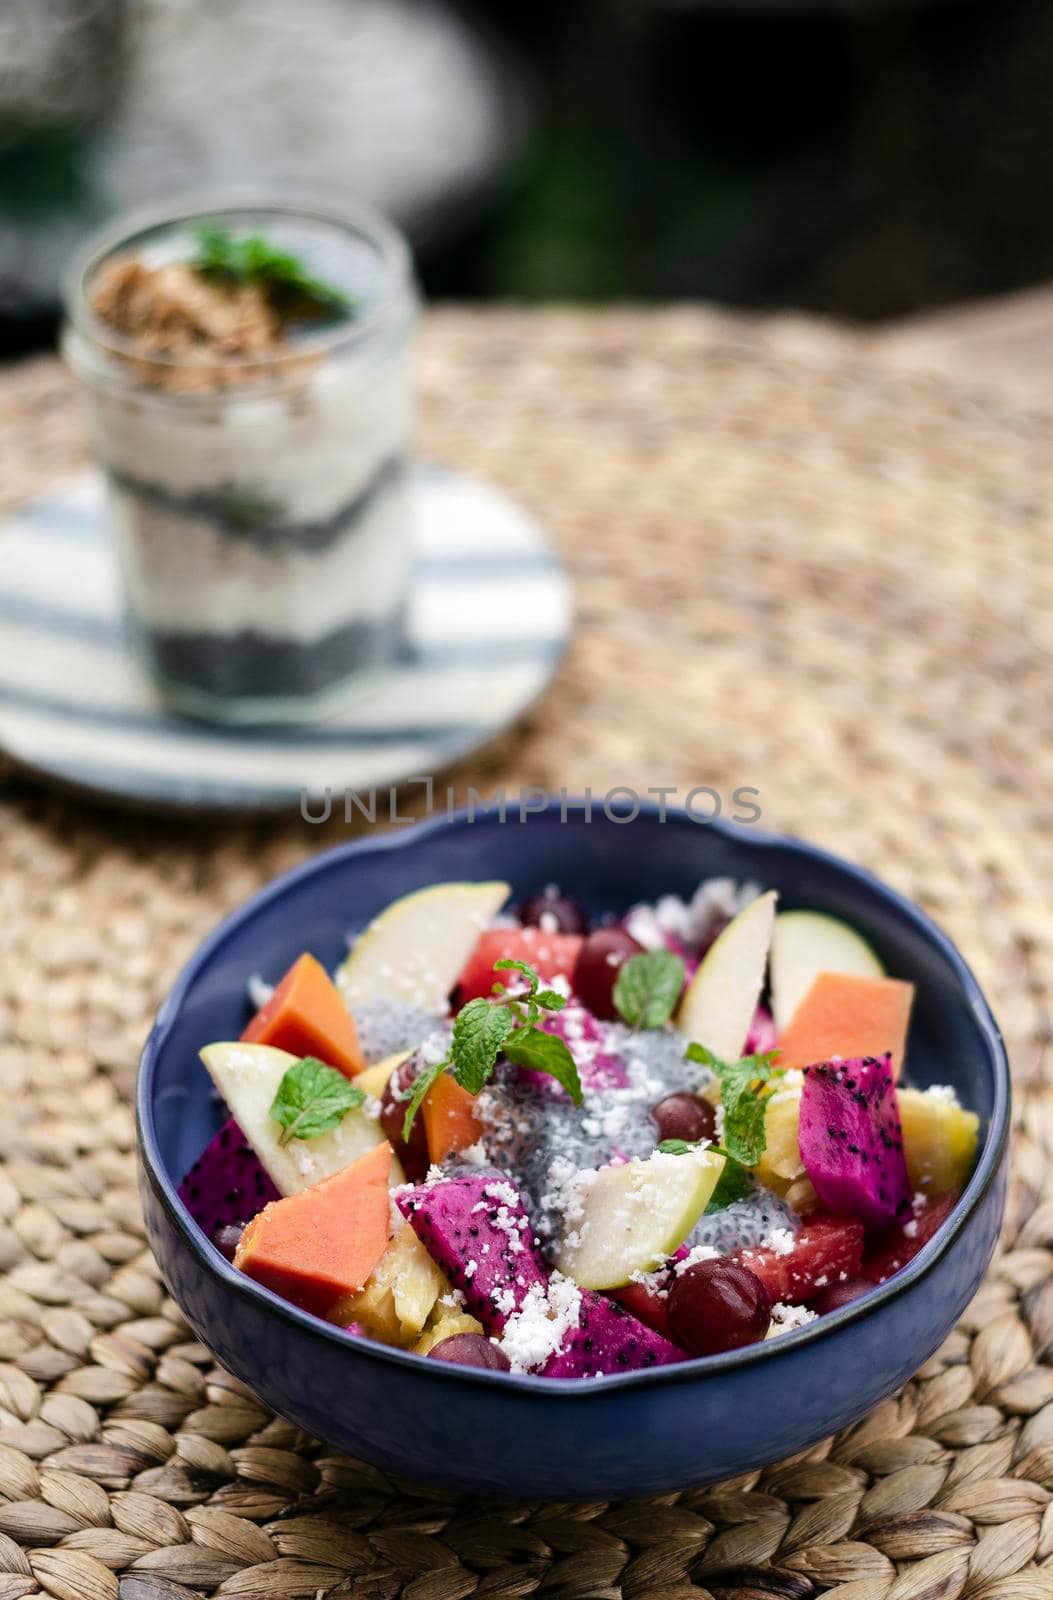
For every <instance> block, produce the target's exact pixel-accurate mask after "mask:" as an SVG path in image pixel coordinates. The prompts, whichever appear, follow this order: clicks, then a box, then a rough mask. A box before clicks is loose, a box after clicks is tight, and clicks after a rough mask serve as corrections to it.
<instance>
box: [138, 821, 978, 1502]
mask: <svg viewBox="0 0 1053 1600" xmlns="http://www.w3.org/2000/svg"><path fill="white" fill-rule="evenodd" d="M715 874H721V875H722V874H728V875H731V876H733V877H736V878H752V879H755V880H757V881H758V882H760V883H762V884H764V885H766V886H774V887H776V888H778V889H779V891H780V893H781V897H782V904H783V905H784V906H808V907H812V908H815V909H819V910H824V911H828V912H831V913H832V914H833V915H835V916H839V917H843V918H845V919H847V920H848V921H850V922H851V923H852V924H853V925H854V926H855V927H857V928H859V929H860V931H861V932H862V933H863V934H864V935H865V936H866V938H867V939H869V940H870V941H871V942H872V943H873V944H874V946H875V947H876V949H877V950H878V952H879V953H880V955H881V956H882V958H883V959H884V961H885V963H886V965H887V967H888V970H889V971H890V972H892V973H894V974H896V975H897V976H901V977H906V978H910V979H912V980H913V981H914V983H915V984H916V985H917V1003H916V1008H915V1014H914V1021H913V1025H912V1031H911V1039H910V1074H911V1078H912V1081H914V1082H915V1083H918V1084H920V1085H925V1084H927V1083H935V1082H940V1083H951V1084H953V1085H954V1087H955V1089H956V1090H957V1091H958V1093H959V1095H960V1097H961V1099H962V1101H963V1102H964V1104H966V1105H968V1106H972V1107H974V1108H975V1109H976V1110H978V1111H979V1113H980V1115H981V1118H982V1123H983V1130H984V1131H983V1137H982V1139H981V1143H980V1152H979V1159H978V1161H977V1164H976V1170H975V1172H974V1173H973V1176H972V1179H971V1181H970V1183H969V1185H968V1188H967V1189H966V1191H965V1193H964V1195H963V1196H962V1198H961V1201H960V1202H959V1204H958V1206H957V1208H956V1209H955V1211H954V1212H953V1214H952V1215H951V1217H950V1218H949V1219H948V1221H947V1223H946V1224H945V1226H944V1227H943V1229H942V1230H941V1231H940V1232H939V1233H938V1234H937V1235H936V1237H935V1238H934V1239H933V1240H932V1241H931V1242H930V1243H929V1244H927V1245H926V1246H925V1248H924V1249H923V1250H922V1251H921V1252H920V1253H919V1254H918V1255H917V1257H916V1258H915V1259H914V1261H913V1262H911V1264H910V1265H909V1266H908V1267H907V1268H906V1269H905V1270H904V1271H903V1272H902V1273H900V1274H898V1275H897V1277H896V1278H895V1279H894V1280H893V1281H892V1282H891V1283H888V1284H885V1285H883V1286H881V1287H880V1288H877V1289H875V1290H874V1291H873V1292H872V1293H871V1294H868V1295H866V1296H865V1297H864V1298H863V1299H862V1300H861V1301H858V1302H856V1303H855V1304H854V1305H852V1306H848V1307H846V1308H845V1309H843V1310H841V1311H838V1312H835V1313H833V1314H832V1315H829V1316H826V1317H822V1318H820V1319H819V1320H818V1321H817V1322H815V1323H812V1324H811V1325H809V1326H808V1327H805V1328H802V1329H800V1330H798V1331H796V1332H793V1333H788V1334H784V1335H782V1336H780V1337H779V1338H778V1339H776V1340H774V1341H771V1342H769V1343H766V1344H761V1345H754V1346H752V1347H750V1348H748V1349H745V1350H738V1351H734V1352H732V1353H730V1354H727V1355H719V1356H709V1357H706V1358H705V1359H702V1360H695V1361H686V1362H684V1363H683V1364H682V1365H680V1366H675V1367H663V1368H660V1369H658V1370H656V1371H650V1372H644V1373H629V1374H627V1375H625V1376H624V1377H612V1378H606V1379H603V1380H594V1381H591V1382H585V1383H570V1382H562V1383H561V1382H559V1381H556V1380H552V1379H542V1378H533V1377H512V1376H508V1375H505V1374H497V1373H487V1372H476V1371H471V1370H468V1369H466V1368H458V1367H452V1366H448V1365H445V1364H443V1363H440V1362H436V1361H430V1360H428V1359H426V1358H424V1357H421V1356H414V1355H410V1354H407V1353H405V1352H403V1351H399V1350H392V1349H387V1348H385V1347H384V1346H381V1345H377V1344H370V1343H367V1342H365V1341H360V1340H354V1339H351V1338H348V1337H347V1336H346V1335H344V1334H342V1333H340V1332H339V1331H338V1330H337V1329H335V1328H332V1327H330V1326H328V1325H327V1324H326V1323H324V1322H321V1321H319V1320H318V1319H317V1318H315V1317H312V1316H309V1315H308V1314H307V1313H305V1312H302V1311H299V1310H297V1309H296V1308H295V1307H293V1306H290V1305H287V1304H286V1303H285V1302H284V1301H282V1300H280V1299H278V1297H277V1296H276V1295H274V1294H271V1293H270V1292H269V1291H268V1290H267V1289H264V1288H261V1287H260V1286H259V1285H258V1284H256V1283H253V1282H252V1281H251V1280H250V1279H248V1278H246V1277H244V1276H242V1275H241V1274H239V1273H237V1272H235V1271H234V1269H233V1267H230V1266H228V1265H227V1263H226V1262H225V1261H224V1260H223V1258H222V1257H221V1256H220V1255H219V1253H218V1252H217V1251H216V1250H215V1249H214V1248H213V1247H212V1246H211V1245H210V1244H209V1243H208V1241H207V1240H206V1238H205V1236H204V1235H203V1234H202V1233H201V1232H200V1230H199V1229H198V1228H197V1227H196V1225H195V1224H194V1223H193V1222H192V1221H191V1219H190V1216H189V1215H188V1213H187V1211H186V1209H185V1207H184V1206H183V1205H182V1203H181V1202H180V1200H179V1199H178V1197H177V1195H176V1185H177V1183H178V1182H179V1179H180V1177H181V1176H182V1174H183V1173H184V1172H185V1171H186V1169H187V1168H188V1167H189V1166H190V1165H191V1163H192V1162H193V1161H194V1160H195V1158H196V1157H197V1155H198V1154H199V1153H200V1151H201V1149H202V1147H203V1146H204V1144H205V1142H206V1141H207V1140H208V1139H209V1137H210V1136H211V1135H212V1133H213V1132H214V1131H215V1129H216V1127H217V1126H218V1117H219V1113H218V1109H217V1106H216V1103H215V1100H214V1098H213V1096H212V1094H211V1089H210V1084H209V1080H208V1077H207V1075H206V1073H205V1069H204V1067H203V1066H202V1065H201V1064H200V1062H199V1061H198V1059H197V1052H198V1050H199V1048H200V1047H201V1046H202V1045H204V1044H206V1043H208V1042H209V1041H210V1040H214V1039H226V1038H233V1037H235V1036H236V1035H237V1034H238V1033H239V1032H240V1031H241V1029H242V1027H243V1026H244V1023H245V1020H246V1000H245V984H246V979H247V978H248V977H249V976H250V974H252V973H254V972H261V973H263V974H264V975H265V976H266V977H268V978H277V977H278V976H279V975H280V974H281V973H282V972H283V971H284V970H285V969H286V968H287V967H288V966H289V964H290V963H291V961H292V960H293V959H294V958H295V957H296V956H297V955H298V954H299V953H300V951H301V950H302V949H303V948H304V947H305V946H306V947H308V948H309V949H311V950H312V951H313V952H314V953H315V954H316V955H317V956H318V957H319V958H320V959H321V960H322V961H323V962H325V963H326V964H327V965H328V966H330V967H333V966H335V965H336V963H337V961H338V960H339V958H340V957H341V955H342V954H343V952H344V949H345V936H346V934H347V933H348V931H349V930H351V931H354V930H356V929H358V928H360V927H362V926H363V925H364V924H365V923H366V922H367V921H368V920H369V919H370V918H371V917H372V916H374V915H375V914H376V913H377V912H378V911H380V910H381V909H382V908H383V907H384V906H386V905H387V904H388V903H389V901H391V900H393V899H395V897H396V896H398V895H402V894H405V893H407V892H408V891H409V890H412V889H417V888H420V887H421V886H423V885H426V884H431V883H437V882H441V881H443V880H445V879H465V878H469V879H472V878H474V879H481V878H495V877H502V878H506V879H507V880H508V881H509V882H510V883H511V884H512V887H513V892H514V894H515V895H516V896H517V897H518V896H522V895H525V894H528V893H531V892H535V891H537V890H538V889H540V888H541V887H542V886H543V885H544V884H546V883H551V882H557V883H559V884H560V885H561V886H562V887H563V888H564V889H565V890H566V891H567V893H569V894H571V895H573V896H575V897H576V898H577V899H579V900H581V901H582V902H583V903H584V904H585V905H586V906H587V907H588V909H589V910H590V911H591V912H592V913H595V914H599V913H604V912H620V911H623V910H625V909H626V908H627V907H628V906H629V905H631V904H632V903H633V902H634V901H637V900H653V899H655V898H656V897H657V896H658V895H659V894H662V893H665V892H669V891H675V892H678V893H680V894H684V895H687V894H690V893H691V891H692V890H693V889H694V888H695V886H696V884H697V883H698V881H699V880H700V879H701V878H704V877H711V876H713V875H715ZM1008 1118H1009V1074H1008V1069H1007V1066H1006V1059H1005V1052H1004V1049H1003V1046H1002V1041H1001V1038H1000V1036H999V1033H998V1028H997V1026H996V1024H995V1022H994V1019H993V1017H992V1016H991V1012H990V1010H989V1009H988V1006H987V1003H986V1001H985V1000H984V997H983V995H982V994H981V992H980V990H979V988H978V987H977V984H976V982H975V980H974V979H973V977H972V975H971V973H970V972H969V970H968V968H967V967H966V965H965V963H964V962H963V961H962V959H961V957H960V956H959V955H958V953H957V951H956V950H955V949H954V947H953V946H952V945H951V944H950V942H949V941H948V940H947V939H946V938H945V936H944V935H943V934H942V933H941V932H940V931H939V929H938V928H936V927H935V926H934V925H933V924H932V923H931V922H930V921H929V920H928V918H927V917H925V916H924V915H923V914H922V913H921V912H920V911H918V910H917V909H916V908H915V907H914V906H912V905H911V904H909V903H908V902H907V901H906V900H903V899H901V898H900V896H898V895H897V894H894V893H893V892H892V891H891V890H890V889H887V888H885V887H884V886H883V885H882V884H881V883H879V882H878V881H877V880H876V879H875V878H873V877H871V876H870V875H869V874H868V873H866V872H863V871H860V870H859V869H858V868H855V867H851V866H848V865H846V864H845V863H844V862H843V861H839V860H837V859H836V858H835V857H833V856H830V855H827V854H825V853H824V852H822V851H820V850H817V849H814V848H813V847H812V846H810V845H807V844H803V843H801V842H800V841H797V840H793V839H781V838H775V837H772V836H770V835H765V834H762V833H760V832H758V831H756V830H755V829H753V828H745V827H733V826H731V825H724V824H721V823H706V824H704V825H701V824H699V823H697V822H694V821H692V820H691V819H690V818H688V817H686V816H684V815H678V814H673V813H672V812H670V814H669V816H668V818H667V820H666V821H665V822H662V821H660V820H659V817H658V814H657V811H653V810H652V811H650V812H645V813H643V814H642V815H641V816H640V817H639V818H638V819H637V820H636V821H634V822H632V823H631V824H630V823H618V822H611V821H608V820H606V819H604V818H603V817H602V816H596V817H595V819H594V820H592V821H591V822H587V821H586V820H585V818H584V816H583V814H582V813H581V812H580V811H574V810H572V811H571V812H570V814H569V816H568V818H567V820H566V821H561V818H560V814H559V810H558V808H555V807H554V808H552V809H550V810H549V811H548V812H545V813H542V814H540V815H535V816H533V817H531V818H530V819H529V820H528V821H527V822H526V824H525V825H524V824H520V823H519V822H518V820H517V819H513V820H510V821H509V822H507V823H505V824H501V823H500V822H499V821H498V820H497V819H496V818H495V817H490V816H477V817H476V819H475V821H474V822H470V821H469V820H468V819H467V818H466V817H465V816H464V815H461V816H459V817H456V818H454V819H453V820H452V821H446V820H441V821H436V822H430V823H426V824H421V825H418V826H416V827H413V828H411V829H408V830H406V831H402V832H396V833H388V834H384V835H383V836H381V837H378V838H373V839H369V840H366V841H363V842H360V843H353V844H349V845H346V846H342V847H340V848H339V849H336V850H333V851H330V852H328V853H326V854H324V855H319V856H317V857H315V858H314V859H313V860H310V861H308V862H307V863H306V864H305V865H303V866H301V867H299V868H297V869H296V870H295V871H292V872H289V873H287V874H286V875H285V876H284V877H282V878H279V879H278V880H277V881H276V882H275V883H273V884H271V885H270V887H269V888H267V889H264V890H263V891H262V892H261V893H260V894H258V895H256V896H255V898H254V899H252V900H250V901H249V902H248V904H247V905H245V906H243V907H242V909H241V910H240V911H238V912H236V913H235V914H234V915H233V916H232V917H230V918H228V920H227V921H226V922H225V923H224V924H223V925H222V926H221V927H220V928H219V929H217V931H216V932H215V933H214V934H213V935H212V936H211V938H209V939H208V940H207V941H206V942H205V943H204V944H203V945H202V947H201V948H200V950H199V951H198V952H197V954H196V955H195V956H194V958H193V960H192V961H191V962H190V964H189V966H188V967H187V968H186V970H185V971H184V972H183V974H182V976H181V977H180V979H179V981H178V983H177V984H176V986H175V988H174V989H173V991H172V993H171V995H170V996H169V997H168V999H167V1000H166V1002H165V1004H164V1005H163V1006H162V1008H161V1011H160V1013H159V1015H158V1018H157V1022H156V1024H155V1026H154V1029H153V1032H152V1033H151V1035H150V1038H149V1040H148V1042H147V1045H146V1049H145V1052H144V1054H143V1059H142V1064H141V1069H140V1073H139V1084H138V1119H139V1147H140V1153H141V1160H142V1194H143V1202H144V1206H145V1211H146V1221H147V1226H148V1228H149V1233H150V1239H151V1242H152V1244H153V1247H154V1250H155V1252H156V1255H157V1259H158V1261H159V1262H160V1266H161V1271H162V1273H163V1274H164V1277H165V1280H166V1281H167V1283H168V1285H169V1287H170V1289H171V1292H172V1294H173V1295H174V1296H175V1299H176V1300H177V1301H178V1302H179V1305H180V1306H181V1307H182V1309H183V1311H184V1313H185V1315H186V1317H187V1319H188V1321H189V1322H190V1323H191V1324H192V1326H193V1327H194V1329H195V1330H196V1332H197V1333H198V1335H199V1336H200V1337H201V1339H202V1340H203V1341H204V1342H205V1344H207V1345H208V1346H209V1348H210V1349H211V1350H212V1351H214V1353H215V1355H216V1357H217V1358H218V1360H219V1361H221V1362H222V1364H223V1365H224V1366H225V1367H227V1368H228V1369H229V1370H230V1371H231V1372H233V1373H235V1374H236V1375H237V1376H238V1377H239V1378H241V1379H243V1380H244V1381H245V1382H246V1383H247V1384H249V1385H250V1386H251V1388H253V1389H254V1390H255V1391H256V1393H257V1394H258V1395H260V1397H261V1398H262V1399H263V1400H264V1401H265V1402H266V1403H267V1405H269V1406H271V1407H273V1409H274V1410H275V1411H277V1412H279V1413H280V1414H281V1415H282V1416H285V1417H288V1418H290V1419H291V1420H292V1421H294V1422H296V1423H298V1424H299V1425H300V1426H301V1427H303V1428H305V1429H307V1430H308V1431H309V1432H310V1433H313V1434H317V1435H320V1436H321V1437H323V1438H325V1439H327V1440H329V1441H330V1442H331V1443H332V1444H334V1445H336V1446H338V1447H340V1448H342V1449H345V1450H347V1451H349V1452H350V1453H352V1454H353V1455H356V1456H360V1457H364V1458H365V1459H366V1460H368V1461H371V1462H373V1463H375V1464H376V1465H377V1466H379V1467H382V1468H385V1469H388V1470H390V1471H392V1472H395V1473H400V1474H404V1475H407V1476H409V1477H417V1478H421V1479H427V1480H430V1481H433V1482H436V1483H441V1484H443V1485H448V1486H449V1487H451V1488H455V1489H464V1490H469V1491H474V1492H475V1493H477V1494H481V1495H485V1496H494V1495H510V1496H521V1497H523V1498H527V1499H531V1500H537V1499H545V1498H548V1499H558V1500H566V1499H598V1498H602V1499H604V1500H608V1499H618V1498H624V1497H630V1496H633V1495H642V1494H655V1493H660V1492H662V1491H665V1490H670V1489H678V1488H682V1487H685V1486H687V1485H690V1484H698V1483H705V1482H711V1481H713V1480H716V1479H720V1478H726V1477H732V1476H735V1475H737V1474H739V1473H742V1472H746V1471H748V1470H749V1469H751V1468H755V1467H760V1466H763V1465H765V1464H766V1463H769V1462H772V1461H776V1460H778V1459H780V1458H781V1457H783V1456H785V1455H788V1454H790V1453H791V1452H793V1451H797V1450H800V1449H803V1448H804V1447H806V1446H807V1445H810V1444H812V1443H814V1442H815V1441H816V1440H818V1439H820V1438H822V1437H823V1436H824V1435H826V1434H829V1433H833V1432H834V1431H835V1430H836V1429H838V1428H842V1427H844V1426H845V1425H846V1424H848V1423H851V1422H853V1421H855V1420H856V1419H857V1418H859V1417H861V1416H862V1415H863V1414H864V1412H866V1411H867V1410H868V1409H869V1408H870V1407H871V1406H873V1405H874V1404H875V1403H876V1402H877V1401H879V1400H881V1399H882V1398H883V1397H884V1396H886V1395H888V1394H890V1393H891V1392H892V1391H893V1390H895V1389H896V1388H898V1387H899V1385H900V1384H902V1383H903V1382H904V1381H905V1380H906V1379H908V1378H909V1377H910V1376H911V1375H912V1373H914V1372H915V1371H916V1370H917V1368H918V1367H920V1366H921V1365H922V1363H923V1362H924V1361H925V1360H927V1358H928V1357H929V1356H930V1355H931V1354H932V1352H933V1351H934V1350H935V1349H936V1348H937V1346H938V1345H939V1344H940V1343H941V1341H942V1340H943V1339H944V1337H945V1336H946V1335H947V1333H948V1332H949V1331H950V1329H951V1328H952V1327H953V1326H954V1324H955V1322H956V1321H957V1319H958V1317H959V1315H960V1313H961V1312H962V1310H963V1309H964V1307H965V1306H966V1304H967V1303H968V1301H969V1300H970V1298H971V1296H972V1295H973V1293H974V1291H975V1290H976V1288H977V1286H978V1285H979V1283H980V1280H981V1278H982V1277H983V1274H984V1270H985V1268H986V1266H987V1263H988V1260H989V1258H990V1256H991V1252H992V1249H993V1247H994V1243H995V1238H996V1235H997V1233H998V1229H999V1225H1000V1221H1001V1217H1002V1208H1003V1202H1004V1194H1005V1181H1006V1159H1005V1155H1006V1130H1007V1126H1008Z"/></svg>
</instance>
